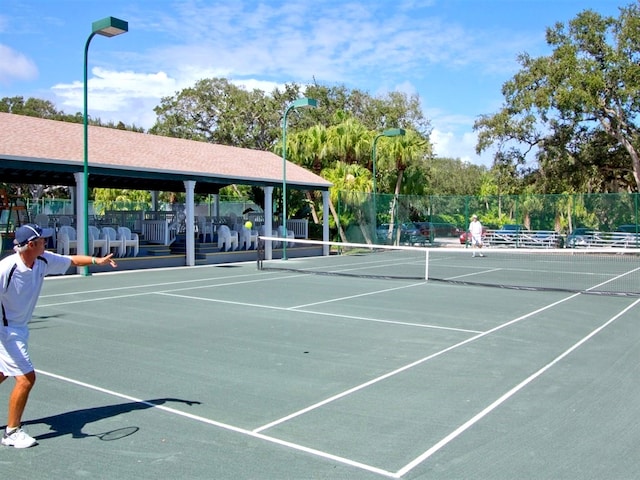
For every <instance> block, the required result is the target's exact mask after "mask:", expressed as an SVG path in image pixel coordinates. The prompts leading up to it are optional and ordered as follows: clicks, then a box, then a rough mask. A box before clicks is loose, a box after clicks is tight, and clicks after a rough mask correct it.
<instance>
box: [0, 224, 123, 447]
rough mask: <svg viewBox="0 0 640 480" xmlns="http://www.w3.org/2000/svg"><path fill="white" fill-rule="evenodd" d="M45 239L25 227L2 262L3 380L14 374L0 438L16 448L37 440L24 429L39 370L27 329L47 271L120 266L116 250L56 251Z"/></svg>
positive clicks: (34, 229)
mask: <svg viewBox="0 0 640 480" xmlns="http://www.w3.org/2000/svg"><path fill="white" fill-rule="evenodd" d="M46 241H47V240H46V237H45V235H43V233H42V229H41V228H40V227H39V226H37V225H32V224H31V225H23V226H22V227H20V228H18V229H17V230H16V232H15V240H14V244H15V247H14V250H15V253H14V254H13V255H9V256H7V257H5V258H4V259H2V260H1V261H0V303H1V305H2V325H0V383H2V382H4V381H5V380H6V379H7V378H8V377H14V378H15V385H14V387H13V390H12V392H11V395H10V396H9V412H8V416H7V426H6V429H5V432H4V434H3V436H2V440H0V442H1V443H2V445H7V446H12V447H15V448H27V447H31V446H33V445H35V444H36V440H35V438H33V437H30V436H29V435H28V434H27V433H26V432H25V431H24V430H23V429H22V427H21V422H22V413H23V412H24V409H25V406H26V405H27V399H28V398H29V392H31V389H32V388H33V385H34V383H35V381H36V374H35V370H34V368H33V365H32V364H31V360H30V358H29V352H28V347H27V345H28V340H29V327H28V326H27V324H28V323H29V321H30V320H31V316H32V315H33V310H34V309H35V306H36V302H37V301H38V296H39V295H40V290H41V289H42V283H43V282H44V277H45V276H46V275H56V274H63V273H65V272H66V271H67V270H68V269H69V267H70V266H71V265H75V266H77V267H85V266H88V265H92V264H93V265H106V264H110V265H111V266H112V267H116V266H117V265H116V262H115V261H114V260H113V259H112V258H111V257H112V255H113V254H109V255H107V256H106V257H102V258H97V257H90V256H88V255H58V254H57V253H52V252H48V251H45V245H46Z"/></svg>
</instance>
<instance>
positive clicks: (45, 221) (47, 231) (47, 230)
mask: <svg viewBox="0 0 640 480" xmlns="http://www.w3.org/2000/svg"><path fill="white" fill-rule="evenodd" d="M34 221H35V223H36V225H38V226H39V227H40V228H42V233H44V235H45V236H46V237H49V238H50V239H51V240H50V242H51V246H53V248H56V229H55V228H53V227H50V226H49V215H47V214H45V213H39V214H38V215H36V217H35V218H34ZM47 246H49V242H47Z"/></svg>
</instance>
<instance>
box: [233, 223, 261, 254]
mask: <svg viewBox="0 0 640 480" xmlns="http://www.w3.org/2000/svg"><path fill="white" fill-rule="evenodd" d="M236 230H237V232H238V248H239V249H240V250H249V249H251V248H253V237H252V234H251V230H249V229H248V228H247V227H245V226H244V225H242V226H240V225H236ZM256 238H257V235H256Z"/></svg>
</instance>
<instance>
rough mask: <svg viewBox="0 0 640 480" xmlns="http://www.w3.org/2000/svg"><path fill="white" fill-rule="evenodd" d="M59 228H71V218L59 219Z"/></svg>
mask: <svg viewBox="0 0 640 480" xmlns="http://www.w3.org/2000/svg"><path fill="white" fill-rule="evenodd" d="M58 226H60V227H70V226H71V218H69V217H64V216H63V217H58Z"/></svg>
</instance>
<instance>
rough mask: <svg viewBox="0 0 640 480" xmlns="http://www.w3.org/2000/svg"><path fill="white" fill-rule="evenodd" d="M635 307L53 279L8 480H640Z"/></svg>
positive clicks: (572, 297) (382, 285)
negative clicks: (23, 433) (22, 443)
mask: <svg viewBox="0 0 640 480" xmlns="http://www.w3.org/2000/svg"><path fill="white" fill-rule="evenodd" d="M639 303H640V299H639V298H638V297H633V296H598V295H585V294H580V293H570V292H560V291H555V292H541V291H527V290H511V289H500V288H489V287H480V286H469V285H465V286H462V285H454V284H447V283H442V282H424V281H419V280H399V279H396V280H391V279H374V278H349V277H341V276H329V275H308V274H301V273H295V272H287V271H280V272H272V271H260V270H257V268H256V264H255V263H244V264H233V265H218V266H206V267H195V268H173V269H160V270H144V271H137V272H117V271H116V272H115V273H109V274H96V275H93V276H91V277H77V276H74V277H64V278H50V279H47V280H46V281H45V286H44V289H43V292H42V296H41V298H40V301H39V303H38V307H37V308H36V311H35V316H34V319H33V321H32V324H31V327H32V330H31V339H30V352H31V357H32V359H33V361H34V364H35V365H36V368H37V372H38V381H37V383H36V386H35V388H34V390H33V392H32V394H31V398H30V401H29V404H28V406H27V409H26V412H25V415H24V425H25V427H26V429H27V431H28V432H29V433H30V434H31V435H32V436H34V437H36V438H37V439H38V442H39V443H38V445H37V446H35V447H33V448H30V449H25V450H16V449H13V448H9V447H3V448H0V463H1V464H2V470H1V471H2V476H3V477H6V478H29V479H51V478H94V479H102V478H104V479H107V478H109V479H119V480H128V479H141V478H188V479H234V480H236V479H274V480H275V479H280V480H281V479H382V478H403V479H479V480H480V479H483V480H492V479H614V478H615V479H632V478H637V477H638V469H639V467H638V461H639V459H640V454H639V453H638V446H637V445H638V439H639V438H640V420H639V419H640V402H638V398H639V397H640V386H639V382H638V377H639V374H640V368H639V366H638V364H639V363H640V362H639V361H638V360H639V359H640V329H639V328H638V320H639V317H640V316H639V312H640V306H639V305H638V304H639ZM11 387H12V380H8V381H6V382H5V383H4V384H2V386H0V401H1V402H2V404H3V405H5V406H6V402H7V400H8V395H9V392H10V389H11ZM3 408H6V407H3ZM2 415H3V417H4V415H5V412H4V411H3V412H2Z"/></svg>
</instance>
